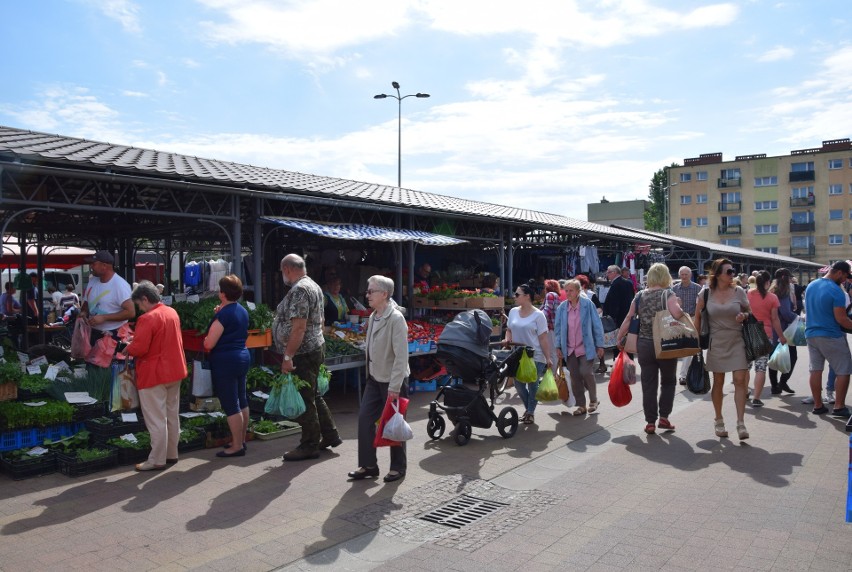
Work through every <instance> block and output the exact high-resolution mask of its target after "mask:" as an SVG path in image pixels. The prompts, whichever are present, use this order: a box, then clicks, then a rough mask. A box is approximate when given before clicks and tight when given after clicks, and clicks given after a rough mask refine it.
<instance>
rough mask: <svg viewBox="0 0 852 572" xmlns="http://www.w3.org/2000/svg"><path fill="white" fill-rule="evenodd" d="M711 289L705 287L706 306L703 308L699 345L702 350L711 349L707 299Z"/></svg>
mask: <svg viewBox="0 0 852 572" xmlns="http://www.w3.org/2000/svg"><path fill="white" fill-rule="evenodd" d="M709 295H710V289H709V288H705V289H704V307H703V308H701V331H700V332H699V333H698V347H700V348H701V349H702V350H709V349H710V312H708V311H707V300H708V298H709Z"/></svg>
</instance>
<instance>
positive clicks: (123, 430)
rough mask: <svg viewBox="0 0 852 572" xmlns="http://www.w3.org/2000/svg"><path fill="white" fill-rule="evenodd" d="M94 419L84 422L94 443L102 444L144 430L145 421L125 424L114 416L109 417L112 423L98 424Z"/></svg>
mask: <svg viewBox="0 0 852 572" xmlns="http://www.w3.org/2000/svg"><path fill="white" fill-rule="evenodd" d="M96 419H97V418H96ZM96 419H87V420H86V421H85V426H86V430H87V431H88V432H89V433H90V434H91V435H92V441H94V442H95V443H103V442H105V441H107V440H108V439H112V438H113V437H121V436H122V435H126V434H128V433H137V432H139V431H144V430H145V421H144V420H141V419H140V420H139V421H136V422H135V423H125V422H124V421H121V418H117V417H114V416H110V419H112V423H98V422H97V421H96Z"/></svg>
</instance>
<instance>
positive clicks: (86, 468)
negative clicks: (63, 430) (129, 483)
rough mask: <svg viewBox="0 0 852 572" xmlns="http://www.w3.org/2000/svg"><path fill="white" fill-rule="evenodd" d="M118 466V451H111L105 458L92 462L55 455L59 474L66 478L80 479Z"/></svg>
mask: <svg viewBox="0 0 852 572" xmlns="http://www.w3.org/2000/svg"><path fill="white" fill-rule="evenodd" d="M116 465H118V451H116V450H115V449H111V450H110V451H109V454H108V455H107V456H106V457H102V458H100V459H95V460H93V461H80V460H78V459H77V457H76V456H75V455H69V454H67V453H57V454H56V466H57V468H58V469H59V472H60V473H62V474H63V475H66V476H68V477H80V476H83V475H88V474H91V473H95V472H97V471H103V470H105V469H111V468H113V467H115V466H116Z"/></svg>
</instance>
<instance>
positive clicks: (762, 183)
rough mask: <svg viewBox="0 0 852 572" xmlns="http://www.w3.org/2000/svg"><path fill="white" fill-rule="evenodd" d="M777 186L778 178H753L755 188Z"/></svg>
mask: <svg viewBox="0 0 852 572" xmlns="http://www.w3.org/2000/svg"><path fill="white" fill-rule="evenodd" d="M777 184H778V177H755V178H754V186H755V187H774V186H776V185H777Z"/></svg>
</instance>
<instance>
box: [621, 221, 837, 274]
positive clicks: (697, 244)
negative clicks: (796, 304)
mask: <svg viewBox="0 0 852 572" xmlns="http://www.w3.org/2000/svg"><path fill="white" fill-rule="evenodd" d="M612 226H613V227H614V228H618V229H622V230H627V231H632V232H635V233H641V234H646V235H648V236H650V237H655V238H664V239H666V240H669V241H671V243H672V244H674V245H675V246H681V247H693V248H699V249H702V250H708V251H710V252H716V253H719V254H727V255H729V256H737V257H741V256H744V257H746V258H757V259H761V260H768V261H771V262H772V263H773V264H774V265H775V266H786V265H793V264H795V265H798V266H811V267H814V268H821V267H823V266H825V265H824V264H820V263H818V262H811V261H810V260H802V259H801V258H792V257H790V256H781V255H779V254H772V253H770V252H761V251H759V250H752V249H749V248H740V247H738V246H728V245H726V244H721V243H718V242H707V241H706V240H698V239H695V238H684V237H682V236H675V235H672V234H665V233H662V232H654V231H650V230H641V229H637V228H631V227H629V226H620V225H617V224H614V225H612Z"/></svg>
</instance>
